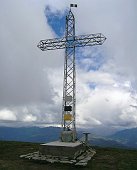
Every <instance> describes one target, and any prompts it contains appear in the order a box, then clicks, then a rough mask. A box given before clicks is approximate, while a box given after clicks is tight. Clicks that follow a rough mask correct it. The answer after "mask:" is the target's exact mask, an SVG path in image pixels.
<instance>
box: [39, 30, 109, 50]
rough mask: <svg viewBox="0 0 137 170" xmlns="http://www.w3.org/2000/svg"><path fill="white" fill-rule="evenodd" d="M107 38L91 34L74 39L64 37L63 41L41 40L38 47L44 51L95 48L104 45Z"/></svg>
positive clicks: (57, 39) (99, 34) (74, 37)
mask: <svg viewBox="0 0 137 170" xmlns="http://www.w3.org/2000/svg"><path fill="white" fill-rule="evenodd" d="M105 40H106V37H105V36H104V35H103V34H101V33H98V34H89V35H80V36H72V37H67V38H66V37H63V38H61V39H59V38H55V39H47V40H41V41H40V42H39V44H38V45H37V47H38V48H40V49H41V50H42V51H46V50H55V49H63V48H73V47H84V46H94V45H102V44H103V43H104V41H105Z"/></svg>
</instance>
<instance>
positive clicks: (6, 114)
mask: <svg viewBox="0 0 137 170" xmlns="http://www.w3.org/2000/svg"><path fill="white" fill-rule="evenodd" d="M0 120H4V121H5V120H11V121H15V120H17V119H16V115H15V113H13V112H12V111H10V110H7V109H3V110H1V111H0Z"/></svg>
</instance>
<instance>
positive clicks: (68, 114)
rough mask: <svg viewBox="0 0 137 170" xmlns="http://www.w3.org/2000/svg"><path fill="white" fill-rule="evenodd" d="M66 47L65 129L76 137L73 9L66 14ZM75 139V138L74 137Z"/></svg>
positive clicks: (63, 122)
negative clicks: (72, 44)
mask: <svg viewBox="0 0 137 170" xmlns="http://www.w3.org/2000/svg"><path fill="white" fill-rule="evenodd" d="M65 36H66V41H67V44H68V45H66V49H65V61H64V87H63V107H62V127H63V131H67V130H68V129H71V130H72V131H73V138H75V137H76V126H75V112H76V108H75V107H76V94H75V91H76V90H75V89H76V71H75V46H73V47H70V43H72V41H73V42H74V41H75V18H74V15H73V13H72V12H71V10H70V11H69V13H68V15H67V16H66V35H65ZM73 140H75V139H73Z"/></svg>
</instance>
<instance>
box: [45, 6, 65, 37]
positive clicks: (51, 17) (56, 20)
mask: <svg viewBox="0 0 137 170" xmlns="http://www.w3.org/2000/svg"><path fill="white" fill-rule="evenodd" d="M66 13H67V11H64V13H61V12H60V11H56V12H52V11H51V9H50V7H49V6H47V7H46V8H45V16H46V18H47V21H48V24H49V25H50V27H51V28H52V29H53V31H54V32H55V33H56V35H57V37H63V36H64V34H65V22H66Z"/></svg>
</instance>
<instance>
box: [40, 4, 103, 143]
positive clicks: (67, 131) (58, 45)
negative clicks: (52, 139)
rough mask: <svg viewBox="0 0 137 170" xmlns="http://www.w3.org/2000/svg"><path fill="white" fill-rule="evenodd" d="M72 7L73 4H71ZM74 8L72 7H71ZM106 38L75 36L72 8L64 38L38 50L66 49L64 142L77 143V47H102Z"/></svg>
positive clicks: (62, 136)
mask: <svg viewBox="0 0 137 170" xmlns="http://www.w3.org/2000/svg"><path fill="white" fill-rule="evenodd" d="M71 5H72V4H71ZM71 7H72V6H71ZM105 40H106V37H105V36H104V35H103V34H101V33H97V34H89V35H79V36H75V18H74V15H73V13H72V11H71V8H70V10H69V12H68V15H67V16H66V32H65V37H63V38H54V39H47V40H41V41H40V42H39V44H38V48H40V49H41V50H42V51H46V50H56V49H64V48H65V60H64V84H63V106H62V128H63V131H62V134H61V140H62V141H63V142H75V141H76V139H77V136H76V125H75V119H76V70H75V49H76V47H85V46H94V45H102V44H103V43H104V41H105Z"/></svg>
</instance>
